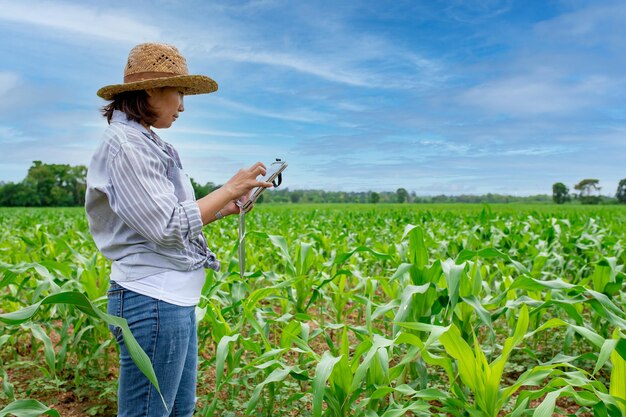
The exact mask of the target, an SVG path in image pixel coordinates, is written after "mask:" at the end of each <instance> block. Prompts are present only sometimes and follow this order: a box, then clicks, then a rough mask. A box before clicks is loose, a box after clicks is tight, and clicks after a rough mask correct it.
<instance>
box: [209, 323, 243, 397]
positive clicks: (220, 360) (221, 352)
mask: <svg viewBox="0 0 626 417" xmlns="http://www.w3.org/2000/svg"><path fill="white" fill-rule="evenodd" d="M237 339H239V334H234V335H232V336H224V337H222V339H221V340H220V341H219V343H218V344H217V350H216V355H215V388H216V389H219V387H220V384H221V382H222V378H223V376H224V367H225V365H226V357H227V356H228V347H229V345H230V344H231V343H232V342H234V341H236V340H237ZM230 371H231V372H232V369H231V370H230Z"/></svg>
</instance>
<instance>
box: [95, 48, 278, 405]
mask: <svg viewBox="0 0 626 417" xmlns="http://www.w3.org/2000/svg"><path fill="white" fill-rule="evenodd" d="M216 90H217V84H216V83H215V81H213V80H212V79H211V78H209V77H206V76H202V75H189V73H188V70H187V64H186V61H185V58H184V57H183V56H182V55H181V54H180V53H179V51H178V50H177V49H176V48H175V47H173V46H170V45H165V44H158V43H146V44H141V45H137V46H136V47H135V48H133V49H132V50H131V51H130V54H129V56H128V62H127V65H126V68H125V70H124V83H123V84H116V85H109V86H106V87H103V88H101V89H100V90H99V91H98V95H99V96H100V97H102V98H104V99H106V100H110V103H109V104H108V105H106V106H105V107H104V108H103V109H102V113H103V115H104V116H105V117H106V119H107V121H108V122H109V127H108V128H107V130H106V131H105V133H104V136H103V139H102V142H101V143H100V145H99V147H98V149H97V150H96V152H95V154H94V156H93V158H92V159H91V162H90V164H89V169H88V174H87V194H86V201H85V208H86V211H87V218H88V220H89V228H90V230H91V233H92V235H93V238H94V241H95V243H96V245H97V247H98V249H99V250H100V251H101V252H102V254H103V255H104V256H105V257H107V258H108V259H110V260H111V261H112V265H111V287H110V289H109V292H108V311H109V314H113V315H116V316H120V317H124V318H125V319H126V320H127V322H128V325H129V326H130V329H131V330H132V332H133V335H134V337H135V338H136V339H137V341H138V342H139V344H140V345H141V347H142V348H143V349H144V351H145V352H146V354H147V355H148V357H149V358H150V360H151V361H152V366H153V367H154V370H155V373H156V376H157V379H158V382H159V386H160V389H161V393H162V395H163V397H164V399H165V402H166V403H167V410H166V408H165V407H164V406H163V404H162V402H161V398H160V396H159V394H158V392H157V391H156V389H155V388H154V386H152V384H151V383H150V382H149V380H148V379H147V378H146V377H145V376H144V375H143V374H142V373H141V371H140V370H139V369H138V368H137V366H136V365H135V364H134V362H133V361H132V359H131V358H130V355H129V353H128V351H127V349H126V347H125V345H124V342H123V339H122V336H121V330H120V329H119V328H111V331H112V332H113V334H114V335H115V337H116V340H117V342H118V344H119V347H120V379H119V391H118V415H119V416H124V417H126V416H166V415H172V416H176V417H179V416H191V415H192V414H193V412H194V408H195V400H196V368H197V351H198V347H197V336H196V319H195V315H194V311H195V305H196V304H197V303H198V301H199V299H200V292H201V289H202V286H203V284H204V279H205V271H204V268H211V269H214V270H218V269H219V267H220V263H219V261H218V260H217V259H216V257H215V255H214V254H213V252H211V251H210V250H209V248H208V245H207V241H206V239H205V237H204V235H203V233H202V226H203V225H206V224H208V223H211V222H213V221H215V220H218V219H221V218H223V217H225V216H228V215H231V214H236V213H239V208H238V206H237V205H236V204H235V201H236V200H237V199H245V198H246V196H247V195H248V194H249V192H250V190H251V189H252V188H254V187H257V186H261V187H269V186H271V184H270V183H266V182H260V181H257V179H256V178H257V177H258V176H259V175H265V172H266V168H265V166H264V165H263V164H262V163H260V162H259V163H256V164H255V165H253V166H252V167H250V168H248V169H242V170H239V172H237V173H236V174H235V175H234V176H233V177H232V178H231V179H230V180H228V182H227V183H226V184H225V185H224V186H222V187H221V188H219V189H217V190H215V191H213V192H212V193H211V194H209V195H207V196H205V197H203V198H201V199H199V200H197V201H196V200H195V197H194V191H193V188H192V186H191V182H190V180H189V177H188V176H187V175H186V174H185V173H184V171H183V168H182V165H181V162H180V159H179V156H178V153H177V152H176V150H175V149H174V147H173V146H172V145H170V144H169V143H167V142H165V141H164V140H162V139H161V138H160V137H159V136H158V135H157V134H156V133H155V132H154V131H153V130H152V128H153V127H154V128H159V129H165V128H169V127H170V126H171V125H172V124H173V123H174V122H175V121H176V119H177V118H178V116H179V115H180V113H181V112H183V111H184V106H183V97H184V96H185V95H191V94H205V93H211V92H214V91H216Z"/></svg>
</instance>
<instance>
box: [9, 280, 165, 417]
mask: <svg viewBox="0 0 626 417" xmlns="http://www.w3.org/2000/svg"><path fill="white" fill-rule="evenodd" d="M48 304H68V305H73V306H75V307H77V308H78V309H79V310H81V311H82V312H83V313H85V314H87V315H90V316H92V317H96V318H99V319H100V320H103V321H104V322H106V323H107V324H110V325H112V326H117V327H119V328H121V329H122V336H123V338H124V343H125V344H126V347H127V349H128V353H129V354H130V356H131V358H132V359H133V362H135V364H136V365H137V367H138V368H139V370H141V372H142V373H143V374H144V375H145V376H146V377H147V378H148V380H149V381H150V382H151V383H152V384H153V385H154V386H155V387H156V389H157V391H158V392H159V395H160V394H161V390H160V388H159V382H158V381H157V378H156V374H155V373H154V368H153V367H152V363H151V362H150V358H148V355H146V353H145V352H144V351H143V349H142V348H141V346H140V345H139V343H137V340H136V339H135V337H134V336H133V334H132V332H131V331H130V328H129V327H128V324H127V323H126V320H125V319H123V318H121V317H116V316H112V315H110V314H107V313H104V312H103V311H101V310H100V309H99V308H97V307H95V306H94V305H93V304H92V303H91V301H90V300H89V299H88V298H87V297H86V296H85V295H84V294H82V293H79V292H75V291H67V292H60V293H56V294H52V295H49V296H47V297H45V298H44V299H42V300H41V301H39V302H37V303H35V304H32V305H30V306H28V307H25V308H23V309H21V310H18V311H14V312H11V313H5V314H0V322H4V323H7V324H20V323H23V322H25V321H27V320H29V319H30V318H31V317H33V316H34V315H35V313H37V311H38V310H39V307H40V306H42V305H48ZM161 401H162V402H163V405H164V406H165V408H166V409H167V405H166V404H165V399H164V398H163V396H161Z"/></svg>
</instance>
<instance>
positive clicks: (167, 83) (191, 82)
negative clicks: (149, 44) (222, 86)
mask: <svg viewBox="0 0 626 417" xmlns="http://www.w3.org/2000/svg"><path fill="white" fill-rule="evenodd" d="M159 87H179V88H182V89H183V92H184V93H185V95H187V96H190V95H194V94H208V93H212V92H214V91H217V83H216V82H215V81H214V80H213V79H211V78H210V77H207V76H206V75H178V76H174V77H164V78H152V79H149V80H142V81H136V82H132V83H124V84H113V85H107V86H105V87H102V88H101V89H99V90H98V92H97V94H98V96H100V97H102V98H103V99H105V100H113V98H114V97H115V96H116V95H117V94H119V93H124V92H126V91H138V90H147V89H148V88H159Z"/></svg>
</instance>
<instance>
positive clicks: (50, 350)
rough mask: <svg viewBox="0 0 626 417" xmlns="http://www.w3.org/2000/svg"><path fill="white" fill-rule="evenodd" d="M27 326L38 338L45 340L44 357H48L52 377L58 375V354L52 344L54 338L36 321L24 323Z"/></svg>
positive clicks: (47, 361)
mask: <svg viewBox="0 0 626 417" xmlns="http://www.w3.org/2000/svg"><path fill="white" fill-rule="evenodd" d="M22 326H23V327H25V328H28V329H30V331H31V332H32V333H33V336H35V337H36V338H37V339H39V340H41V341H42V342H43V353H44V358H45V359H46V364H47V365H48V369H49V370H50V374H51V376H52V377H55V375H56V354H55V353H54V347H53V346H52V340H50V337H49V336H48V335H47V334H46V332H44V330H43V329H42V328H41V326H40V325H38V324H35V323H29V324H23V325H22Z"/></svg>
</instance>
